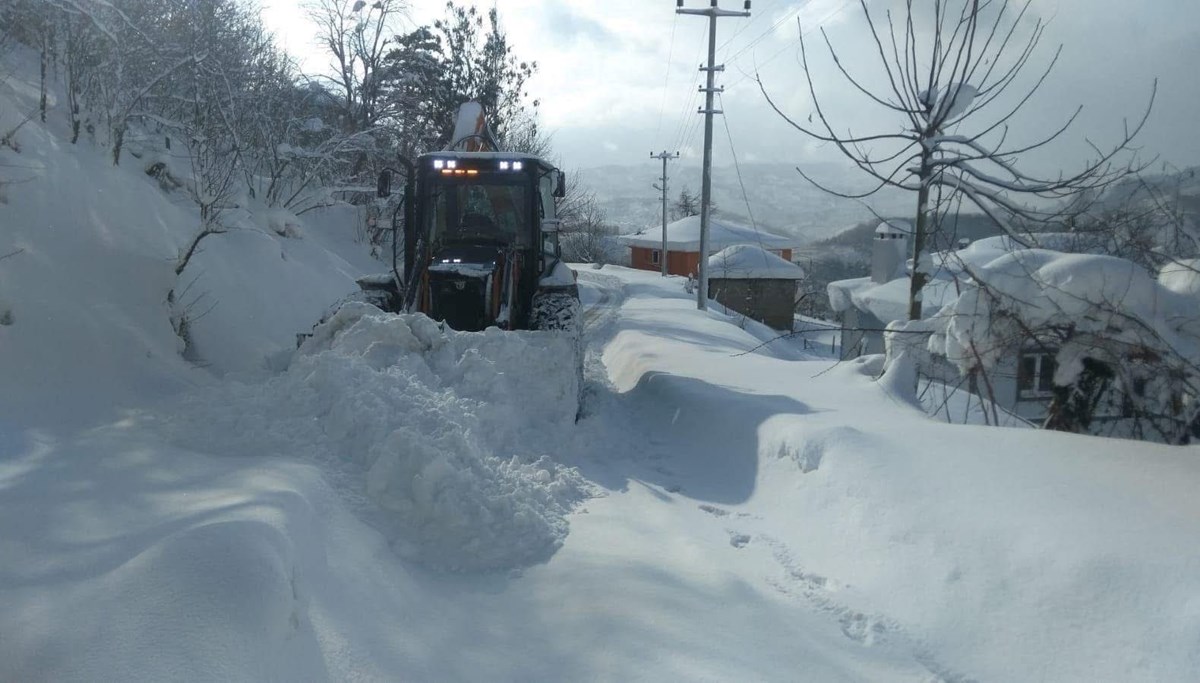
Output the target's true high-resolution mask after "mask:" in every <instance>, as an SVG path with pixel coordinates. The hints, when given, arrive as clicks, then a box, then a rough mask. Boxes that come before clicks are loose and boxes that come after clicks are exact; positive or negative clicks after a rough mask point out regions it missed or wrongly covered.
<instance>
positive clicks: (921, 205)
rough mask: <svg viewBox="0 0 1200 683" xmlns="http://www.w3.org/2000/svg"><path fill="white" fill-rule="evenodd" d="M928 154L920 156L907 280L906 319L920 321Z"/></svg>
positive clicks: (927, 192)
mask: <svg viewBox="0 0 1200 683" xmlns="http://www.w3.org/2000/svg"><path fill="white" fill-rule="evenodd" d="M929 174H930V171H929V153H928V152H924V153H922V155H921V173H920V175H919V178H920V182H921V189H920V190H918V191H917V223H916V226H915V227H914V228H913V251H912V253H913V270H912V277H911V278H909V288H908V319H909V320H920V319H921V289H922V288H923V287H924V286H925V282H926V280H927V279H928V278H927V277H926V275H925V273H922V272H920V267H921V252H922V251H924V250H925V231H926V230H927V227H926V225H925V222H926V213H927V212H928V209H929Z"/></svg>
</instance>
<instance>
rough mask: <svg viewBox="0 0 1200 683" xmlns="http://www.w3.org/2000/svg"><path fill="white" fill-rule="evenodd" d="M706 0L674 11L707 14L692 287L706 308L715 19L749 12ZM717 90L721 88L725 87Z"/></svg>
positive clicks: (678, 2) (715, 69) (679, 2)
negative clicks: (695, 281) (696, 273)
mask: <svg viewBox="0 0 1200 683" xmlns="http://www.w3.org/2000/svg"><path fill="white" fill-rule="evenodd" d="M710 1H711V3H712V4H711V5H710V6H709V7H708V8H707V9H683V0H675V8H676V9H675V13H676V14H695V15H698V16H702V17H708V66H704V65H701V66H700V70H701V71H706V72H708V73H707V78H706V84H705V86H704V87H703V88H700V90H702V91H703V92H704V108H703V109H701V110H699V111H698V112H697V113H699V114H704V171H703V175H702V176H701V185H700V283H699V285H700V286H699V287H697V288H696V308H698V309H700V310H702V311H704V310H707V309H708V222H709V215H708V214H709V210H708V205H709V203H710V202H711V201H712V129H713V120H712V117H713V114H720V113H721V112H720V111H717V110H714V109H713V93H714V92H717V89H716V88H715V87H714V86H713V78H714V76H715V75H716V72H718V71H724V70H725V65H724V64H721V65H716V64H713V62H714V61H716V59H717V19H720V18H721V17H748V16H750V0H746V3H745V5H743V7H744V8H745V10H746V11H744V12H735V11H732V10H724V9H721V8H720V7H717V0H710ZM720 90H721V91H722V92H724V90H725V88H724V87H722V88H721V89H720Z"/></svg>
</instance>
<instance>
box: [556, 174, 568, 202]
mask: <svg viewBox="0 0 1200 683" xmlns="http://www.w3.org/2000/svg"><path fill="white" fill-rule="evenodd" d="M557 175H558V177H557V178H556V180H557V181H558V182H557V183H556V184H555V186H554V198H555V199H562V198H563V197H566V196H567V174H566V173H563V172H562V171H558V174H557Z"/></svg>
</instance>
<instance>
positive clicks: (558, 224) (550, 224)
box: [542, 220, 562, 233]
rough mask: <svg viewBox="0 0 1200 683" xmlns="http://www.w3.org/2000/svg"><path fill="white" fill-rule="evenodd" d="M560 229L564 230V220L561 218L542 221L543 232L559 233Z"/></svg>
mask: <svg viewBox="0 0 1200 683" xmlns="http://www.w3.org/2000/svg"><path fill="white" fill-rule="evenodd" d="M560 230H562V221H559V220H553V221H542V232H543V233H557V232H558V231H560Z"/></svg>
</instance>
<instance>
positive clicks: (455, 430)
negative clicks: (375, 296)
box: [281, 302, 587, 571]
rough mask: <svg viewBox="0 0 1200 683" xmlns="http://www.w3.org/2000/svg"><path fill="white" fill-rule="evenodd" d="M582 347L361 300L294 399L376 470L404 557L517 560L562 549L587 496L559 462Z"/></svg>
mask: <svg viewBox="0 0 1200 683" xmlns="http://www.w3.org/2000/svg"><path fill="white" fill-rule="evenodd" d="M577 348H578V347H577V345H576V343H575V337H574V336H573V335H568V334H565V333H557V332H524V331H518V332H503V331H501V330H498V329H496V328H489V329H488V330H485V331H483V332H457V331H454V330H451V329H443V327H442V326H441V325H439V324H438V323H437V322H435V321H434V320H432V319H430V318H428V317H426V316H424V315H421V314H392V313H385V312H383V311H380V310H379V309H378V308H375V307H374V306H371V305H368V304H363V303H357V302H351V303H347V304H345V305H344V306H342V308H341V309H339V310H338V311H337V313H335V314H334V315H333V316H332V317H331V318H330V319H329V320H327V321H326V322H324V323H322V324H320V325H318V326H317V327H316V328H315V329H314V330H313V335H312V337H310V338H309V339H307V340H306V341H305V342H304V343H303V344H302V345H301V347H300V348H299V349H298V350H297V351H296V355H295V356H294V357H293V359H292V362H291V365H290V367H289V368H288V370H287V372H286V374H285V377H284V378H283V380H286V382H287V383H288V387H287V389H286V396H287V398H286V399H284V400H286V401H287V402H296V403H298V404H299V406H300V407H299V408H297V409H296V410H290V411H289V412H291V413H301V414H311V415H313V419H314V420H315V421H317V422H318V423H319V426H320V430H319V431H320V434H322V435H324V436H325V437H327V438H329V439H330V440H331V444H337V446H336V447H337V449H338V450H339V451H340V452H341V454H342V455H343V457H344V456H347V455H348V456H349V457H350V458H351V459H352V460H355V461H358V462H359V463H361V464H362V465H363V466H364V467H365V470H366V477H365V479H366V493H367V495H368V497H369V498H370V499H372V500H373V501H374V502H375V503H376V504H378V505H379V506H380V507H381V508H383V509H384V510H387V511H388V512H390V513H393V514H391V515H389V517H390V518H391V519H392V520H394V523H395V524H396V528H395V529H393V530H390V531H388V532H387V533H388V535H389V536H390V537H391V538H392V540H393V547H394V548H395V549H396V550H397V551H398V552H399V553H400V554H401V555H404V556H407V557H411V558H413V559H416V560H418V561H420V562H422V563H424V564H428V565H431V566H435V567H439V568H447V569H452V570H468V571H473V570H495V569H507V568H511V567H515V566H521V565H524V564H528V563H531V562H538V561H544V560H545V559H546V558H547V557H548V556H549V555H550V554H552V553H553V552H554V550H555V549H557V547H558V546H559V545H561V543H562V540H563V538H565V537H566V534H567V526H568V525H567V520H566V515H567V513H568V512H569V510H570V509H571V508H572V507H573V506H574V505H575V504H576V503H577V502H578V501H579V500H581V499H582V498H584V497H586V495H587V494H586V489H587V487H586V485H585V484H584V482H583V480H582V479H581V478H580V476H579V474H578V472H577V471H575V470H574V469H573V468H570V467H564V466H563V465H561V464H559V463H558V462H556V461H555V458H554V456H556V455H557V454H559V453H561V452H562V451H563V450H564V449H566V448H569V444H570V443H571V442H572V441H571V432H572V429H573V422H574V420H575V414H576V410H577V400H578V396H579V376H578V374H577V372H576V371H575V368H574V367H573V365H572V362H571V361H570V359H571V358H572V356H573V354H574V353H575V352H576V349H577ZM283 380H281V381H283ZM293 384H294V386H293ZM347 445H350V446H351V447H350V448H349V449H347Z"/></svg>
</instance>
